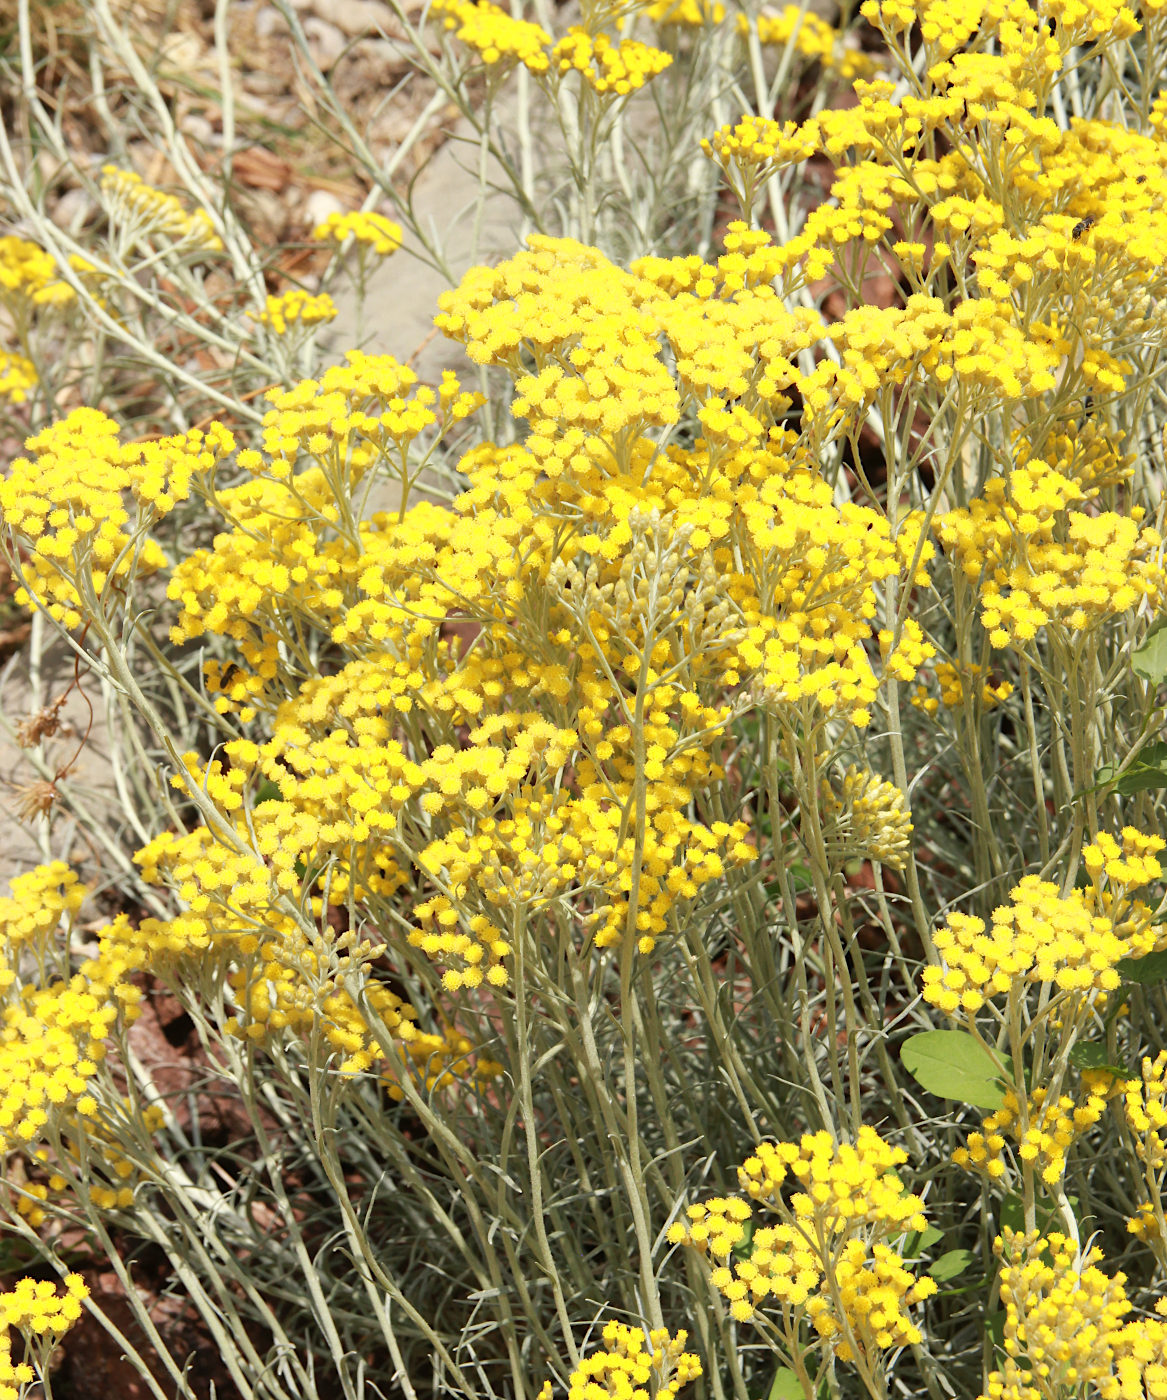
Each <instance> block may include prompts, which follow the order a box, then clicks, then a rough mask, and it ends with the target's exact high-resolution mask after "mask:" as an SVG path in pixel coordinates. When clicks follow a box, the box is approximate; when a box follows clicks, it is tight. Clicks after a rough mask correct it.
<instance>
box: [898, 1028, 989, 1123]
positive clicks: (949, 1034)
mask: <svg viewBox="0 0 1167 1400" xmlns="http://www.w3.org/2000/svg"><path fill="white" fill-rule="evenodd" d="M900 1060H901V1061H902V1062H903V1066H904V1068H905V1069H906V1070H907V1071H908V1073H909V1074H910V1075H911V1076H912V1078H913V1079H914V1080H915V1081H916V1083H917V1084H920V1085H922V1086H923V1087H924V1088H925V1089H927V1090H928V1092H929V1093H932V1094H936V1095H937V1096H938V1097H939V1098H942V1099H956V1100H957V1101H958V1102H959V1103H968V1104H972V1105H974V1107H976V1108H988V1109H996V1108H1000V1107H1001V1105H1002V1104H1003V1103H1004V1102H1005V1092H1004V1090H1003V1089H1002V1087H1001V1082H1000V1081H1001V1071H1000V1070H999V1069H998V1068H997V1066H996V1065H995V1064H994V1063H993V1061H992V1059H991V1058H990V1057H989V1054H988V1052H987V1051H986V1050H985V1049H984V1047H983V1046H982V1045H981V1043H980V1041H979V1040H977V1039H976V1037H975V1036H972V1035H970V1034H969V1033H968V1031H922V1032H921V1033H920V1034H919V1035H912V1036H909V1037H908V1038H907V1040H905V1041H904V1043H903V1044H902V1045H901V1046H900Z"/></svg>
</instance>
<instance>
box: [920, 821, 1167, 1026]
mask: <svg viewBox="0 0 1167 1400" xmlns="http://www.w3.org/2000/svg"><path fill="white" fill-rule="evenodd" d="M1122 838H1123V839H1122V845H1121V847H1120V846H1119V844H1118V842H1117V841H1115V839H1114V838H1113V837H1112V836H1109V835H1108V834H1106V833H1103V834H1102V835H1100V836H1099V838H1098V840H1097V841H1096V842H1095V843H1094V844H1093V845H1091V846H1089V847H1087V848H1086V850H1085V852H1084V853H1083V863H1084V865H1085V866H1086V869H1087V871H1088V872H1089V874H1090V875H1091V878H1092V882H1093V883H1092V886H1091V888H1089V889H1085V890H1083V889H1074V890H1071V891H1070V892H1069V893H1068V894H1067V895H1065V896H1063V895H1062V893H1061V891H1060V890H1059V889H1058V886H1057V885H1055V884H1052V883H1051V882H1050V881H1048V880H1041V879H1039V878H1038V877H1037V876H1036V875H1027V876H1026V877H1025V878H1024V879H1023V880H1022V881H1021V883H1020V884H1019V885H1017V886H1016V887H1015V888H1014V889H1013V890H1012V891H1011V892H1010V896H1009V897H1010V901H1011V902H1010V903H1009V904H1006V905H1002V906H1001V907H1000V908H998V909H996V910H994V911H993V919H992V928H991V929H990V930H989V931H988V932H986V929H985V923H984V920H983V919H979V918H976V917H974V916H973V915H969V914H959V913H954V914H950V915H949V916H948V921H947V923H946V925H945V926H944V927H943V928H940V929H938V930H937V931H936V933H935V935H934V943H935V946H936V951H937V953H938V955H939V956H940V959H941V965H940V966H938V967H937V966H933V967H928V968H925V969H924V974H923V995H924V1000H925V1001H927V1002H930V1003H931V1004H932V1005H933V1006H938V1007H939V1008H940V1009H941V1010H942V1011H943V1012H945V1013H946V1014H947V1015H949V1016H954V1017H955V1016H958V1015H959V1014H960V1013H962V1012H964V1013H967V1014H975V1013H976V1012H977V1011H979V1010H980V1008H981V1007H982V1006H983V1005H984V1003H985V1001H986V1000H987V999H988V998H989V997H993V996H1003V995H1005V994H1006V993H1008V992H1009V991H1010V989H1011V988H1012V987H1013V986H1014V985H1015V984H1016V983H1017V982H1018V981H1019V980H1024V981H1026V982H1031V983H1039V982H1051V983H1054V984H1056V985H1057V987H1059V988H1060V989H1061V990H1062V991H1064V992H1074V993H1078V994H1086V993H1089V992H1091V991H1095V992H1106V991H1113V990H1114V989H1115V988H1116V987H1117V986H1118V985H1119V983H1120V981H1121V980H1122V979H1121V977H1120V976H1119V974H1118V972H1117V971H1116V970H1115V964H1116V963H1118V962H1119V961H1120V960H1121V959H1122V958H1137V957H1141V956H1143V954H1145V953H1149V952H1151V951H1152V950H1153V949H1154V948H1155V946H1156V943H1157V942H1158V941H1159V935H1158V933H1157V931H1156V929H1155V927H1154V926H1153V925H1152V923H1151V910H1150V909H1148V908H1147V907H1146V905H1144V904H1142V903H1140V902H1139V901H1137V900H1132V899H1130V898H1129V891H1130V890H1131V889H1135V888H1138V887H1139V886H1140V885H1143V884H1146V883H1147V881H1148V880H1153V879H1158V877H1159V875H1160V874H1161V873H1162V871H1161V867H1160V864H1159V861H1158V860H1157V859H1156V853H1157V852H1159V851H1161V850H1162V849H1163V845H1164V843H1163V841H1162V840H1161V839H1160V838H1159V837H1156V836H1145V835H1143V834H1142V833H1141V832H1138V831H1135V830H1134V829H1133V828H1131V827H1127V828H1126V829H1125V830H1124V831H1123V833H1122Z"/></svg>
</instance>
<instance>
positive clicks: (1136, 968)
mask: <svg viewBox="0 0 1167 1400" xmlns="http://www.w3.org/2000/svg"><path fill="white" fill-rule="evenodd" d="M1115 967H1117V968H1118V970H1119V972H1120V973H1122V975H1123V977H1124V978H1126V980H1127V981H1128V982H1134V983H1135V985H1136V986H1139V987H1153V986H1154V985H1155V983H1156V982H1162V981H1163V980H1164V979H1165V978H1167V951H1164V952H1162V953H1147V954H1146V956H1145V957H1141V958H1120V959H1119V960H1118V962H1117V963H1115Z"/></svg>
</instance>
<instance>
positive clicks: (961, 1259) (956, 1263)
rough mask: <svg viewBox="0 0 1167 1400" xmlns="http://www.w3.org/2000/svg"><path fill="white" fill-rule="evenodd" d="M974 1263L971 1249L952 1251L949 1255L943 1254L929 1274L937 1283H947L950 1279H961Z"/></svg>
mask: <svg viewBox="0 0 1167 1400" xmlns="http://www.w3.org/2000/svg"><path fill="white" fill-rule="evenodd" d="M972 1261H973V1252H972V1250H971V1249H950V1250H949V1251H948V1253H947V1254H942V1255H941V1256H940V1258H939V1259H937V1261H936V1262H935V1264H933V1265H932V1267H931V1268H930V1269H929V1270H928V1274H929V1277H931V1278H934V1279H935V1280H936V1282H937V1283H947V1282H948V1280H949V1279H952V1278H959V1277H960V1275H961V1274H963V1273H964V1271H965V1269H967V1268H968V1266H969V1265H970V1264H971V1263H972Z"/></svg>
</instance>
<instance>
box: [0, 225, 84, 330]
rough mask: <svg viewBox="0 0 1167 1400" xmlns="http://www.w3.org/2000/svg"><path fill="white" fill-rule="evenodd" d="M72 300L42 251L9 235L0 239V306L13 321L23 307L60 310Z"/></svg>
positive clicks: (22, 239)
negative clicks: (60, 307) (59, 308)
mask: <svg viewBox="0 0 1167 1400" xmlns="http://www.w3.org/2000/svg"><path fill="white" fill-rule="evenodd" d="M73 296H74V292H73V288H72V287H70V286H69V284H68V282H63V281H62V280H61V278H60V276H59V275H58V272H57V264H56V263H55V262H54V261H53V259H52V257H51V256H50V255H49V254H48V253H46V252H45V250H44V249H43V248H39V247H38V246H37V245H36V244H35V243H30V242H29V241H28V239H26V238H17V237H16V236H15V235H13V234H7V235H5V236H4V237H3V238H0V305H3V306H4V307H5V308H6V309H7V310H8V311H9V313H10V314H11V315H12V316H13V318H14V319H15V320H17V321H20V320H22V319H23V317H22V310H23V306H24V305H25V304H27V305H31V306H34V307H50V306H64V305H66V304H67V303H68V302H70V301H72V300H73Z"/></svg>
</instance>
